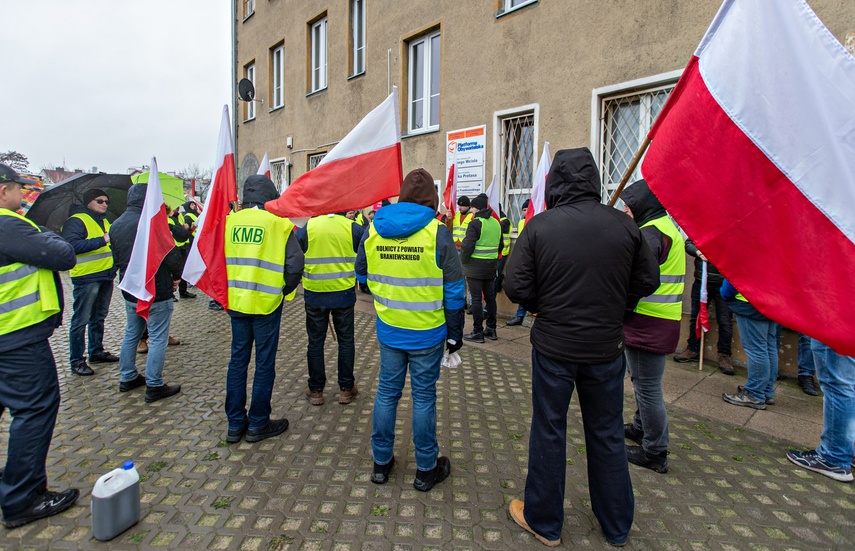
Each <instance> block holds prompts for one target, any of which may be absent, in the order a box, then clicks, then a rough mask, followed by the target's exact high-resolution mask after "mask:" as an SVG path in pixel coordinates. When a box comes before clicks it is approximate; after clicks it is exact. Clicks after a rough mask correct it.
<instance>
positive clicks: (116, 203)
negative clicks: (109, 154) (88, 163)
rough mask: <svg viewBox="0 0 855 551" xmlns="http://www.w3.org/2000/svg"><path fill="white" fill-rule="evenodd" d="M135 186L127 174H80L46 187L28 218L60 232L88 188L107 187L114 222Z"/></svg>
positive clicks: (105, 188) (104, 188) (108, 209)
mask: <svg viewBox="0 0 855 551" xmlns="http://www.w3.org/2000/svg"><path fill="white" fill-rule="evenodd" d="M131 185H132V184H131V177H130V176H128V175H127V174H88V173H84V174H78V175H76V176H73V177H71V178H69V179H68V180H65V181H64V182H60V183H58V184H56V185H55V186H51V187H49V188H47V189H45V190H44V191H43V192H42V194H41V195H39V197H38V199H36V201H35V203H33V206H32V207H31V208H30V210H29V211H28V212H27V218H29V219H30V220H32V221H33V222H35V223H36V224H39V225H41V226H47V227H48V228H50V229H52V230H54V231H56V232H58V231H59V230H60V228H62V225H63V224H65V221H66V220H68V217H69V215H70V210H71V207H72V205H82V204H83V194H84V193H85V192H86V190H87V189H103V190H104V191H105V192H106V193H107V196H108V197H109V198H110V206H109V207H108V208H107V220H109V221H110V222H112V221H114V220H115V219H116V218H118V217H119V215H120V214H122V213H123V212H125V208H126V207H127V204H128V190H129V189H130V188H131Z"/></svg>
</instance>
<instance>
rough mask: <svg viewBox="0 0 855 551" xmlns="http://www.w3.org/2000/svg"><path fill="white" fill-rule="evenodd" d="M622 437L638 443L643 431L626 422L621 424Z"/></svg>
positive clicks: (641, 438) (642, 437)
mask: <svg viewBox="0 0 855 551" xmlns="http://www.w3.org/2000/svg"><path fill="white" fill-rule="evenodd" d="M623 437H624V438H626V439H627V440H632V441H633V442H635V443H636V444H639V445H640V444H641V441H642V440H644V432H643V431H640V430H638V429H637V428H635V426H634V425H633V424H632V423H627V424H625V425H624V426H623Z"/></svg>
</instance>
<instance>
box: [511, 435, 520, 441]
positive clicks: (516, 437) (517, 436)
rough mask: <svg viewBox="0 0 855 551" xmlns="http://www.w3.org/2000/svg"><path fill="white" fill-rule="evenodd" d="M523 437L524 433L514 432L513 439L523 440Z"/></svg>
mask: <svg viewBox="0 0 855 551" xmlns="http://www.w3.org/2000/svg"><path fill="white" fill-rule="evenodd" d="M522 437H523V435H522V434H512V435H511V440H522Z"/></svg>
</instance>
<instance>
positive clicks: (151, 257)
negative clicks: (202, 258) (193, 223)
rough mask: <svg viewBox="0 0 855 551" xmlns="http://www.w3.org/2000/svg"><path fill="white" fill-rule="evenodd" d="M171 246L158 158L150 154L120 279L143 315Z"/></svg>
mask: <svg viewBox="0 0 855 551" xmlns="http://www.w3.org/2000/svg"><path fill="white" fill-rule="evenodd" d="M137 185H141V184H137ZM174 247H175V240H174V239H173V238H172V232H171V231H169V221H168V219H167V214H166V205H165V204H164V202H163V189H161V187H160V176H159V174H158V172H157V159H155V158H154V157H152V159H151V169H150V171H149V178H148V188H147V189H146V192H145V202H144V203H143V208H142V214H140V221H139V225H137V234H136V236H135V237H134V248H133V250H132V251H131V259H130V261H129V262H128V268H127V269H126V270H125V277H123V278H122V281H121V283H119V289H121V290H123V291H125V292H126V293H129V294H131V295H133V296H135V297H136V298H137V314H138V315H139V316H140V317H141V318H143V319H146V320H147V319H148V313H149V310H150V309H151V304H152V303H153V302H154V294H155V287H154V274H155V273H156V272H157V269H158V268H159V267H160V264H161V262H163V259H164V258H166V255H167V254H169V251H171V250H172V249H173V248H174Z"/></svg>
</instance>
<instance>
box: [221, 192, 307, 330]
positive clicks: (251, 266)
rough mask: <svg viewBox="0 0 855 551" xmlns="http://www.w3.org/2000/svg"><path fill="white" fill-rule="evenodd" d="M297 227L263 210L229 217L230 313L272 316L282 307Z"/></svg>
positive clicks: (226, 243) (227, 222)
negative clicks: (287, 261)
mask: <svg viewBox="0 0 855 551" xmlns="http://www.w3.org/2000/svg"><path fill="white" fill-rule="evenodd" d="M293 228H294V225H293V224H291V222H289V221H288V220H287V219H286V218H279V217H278V216H276V215H274V214H271V213H269V212H267V211H264V210H261V209H244V210H240V211H237V212H233V213H231V214H229V215H228V216H226V239H225V253H226V275H227V277H228V285H229V304H228V307H229V310H234V311H235V312H241V313H243V314H269V313H271V312H273V311H274V310H276V309H277V308H278V307H279V305H280V304H282V298H283V297H282V289H283V287H284V286H285V246H286V244H287V243H288V236H289V235H290V234H291V231H292V229H293Z"/></svg>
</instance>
